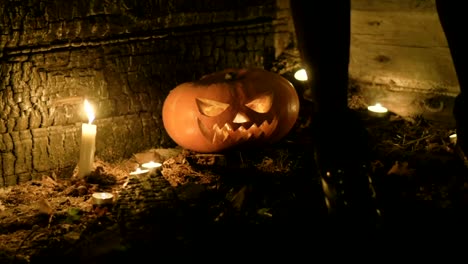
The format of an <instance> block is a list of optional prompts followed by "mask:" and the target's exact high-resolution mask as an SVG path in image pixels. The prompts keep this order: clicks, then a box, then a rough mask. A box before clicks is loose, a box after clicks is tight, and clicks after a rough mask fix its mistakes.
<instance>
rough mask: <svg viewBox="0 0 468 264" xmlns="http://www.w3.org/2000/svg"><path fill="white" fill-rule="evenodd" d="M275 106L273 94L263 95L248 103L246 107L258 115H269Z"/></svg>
mask: <svg viewBox="0 0 468 264" xmlns="http://www.w3.org/2000/svg"><path fill="white" fill-rule="evenodd" d="M272 105H273V94H266V95H261V96H259V97H258V98H256V99H254V100H252V101H251V102H249V103H247V104H246V105H245V106H247V107H248V108H250V109H252V110H254V111H255V112H257V113H262V114H265V113H268V111H270V109H271V106H272Z"/></svg>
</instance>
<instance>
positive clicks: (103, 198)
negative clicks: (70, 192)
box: [93, 192, 114, 205]
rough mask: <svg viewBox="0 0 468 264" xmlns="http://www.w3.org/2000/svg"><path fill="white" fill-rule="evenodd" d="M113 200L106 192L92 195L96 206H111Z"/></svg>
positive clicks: (112, 196) (110, 194) (111, 195)
mask: <svg viewBox="0 0 468 264" xmlns="http://www.w3.org/2000/svg"><path fill="white" fill-rule="evenodd" d="M113 199H114V195H113V194H112V193H108V192H96V193H93V203H94V204H96V205H102V204H111V203H112V201H113Z"/></svg>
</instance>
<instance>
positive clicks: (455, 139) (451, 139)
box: [449, 134, 457, 144]
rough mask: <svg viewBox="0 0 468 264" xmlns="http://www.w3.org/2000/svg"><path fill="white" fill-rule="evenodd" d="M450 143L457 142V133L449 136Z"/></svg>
mask: <svg viewBox="0 0 468 264" xmlns="http://www.w3.org/2000/svg"><path fill="white" fill-rule="evenodd" d="M449 139H450V143H452V144H457V134H452V135H450V136H449Z"/></svg>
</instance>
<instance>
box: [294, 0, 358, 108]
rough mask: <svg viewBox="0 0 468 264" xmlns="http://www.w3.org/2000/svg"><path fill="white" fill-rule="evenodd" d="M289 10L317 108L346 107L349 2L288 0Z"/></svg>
mask: <svg viewBox="0 0 468 264" xmlns="http://www.w3.org/2000/svg"><path fill="white" fill-rule="evenodd" d="M291 11H292V15H293V20H294V26H295V31H296V37H297V45H298V48H299V50H300V53H301V56H302V62H303V64H304V67H305V69H306V71H307V75H308V76H309V84H310V87H311V88H312V93H313V101H314V104H315V105H316V111H317V112H320V113H322V112H323V113H329V114H331V113H333V112H340V111H343V110H344V108H346V107H347V86H348V64H349V48H350V1H349V0H344V1H343V0H327V1H301V0H291Z"/></svg>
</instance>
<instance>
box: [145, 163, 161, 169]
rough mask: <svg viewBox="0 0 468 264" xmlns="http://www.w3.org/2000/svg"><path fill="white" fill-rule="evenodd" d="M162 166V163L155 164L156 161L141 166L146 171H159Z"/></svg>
mask: <svg viewBox="0 0 468 264" xmlns="http://www.w3.org/2000/svg"><path fill="white" fill-rule="evenodd" d="M161 166H162V164H161V163H159V162H154V161H150V162H147V163H143V164H141V167H143V168H145V169H148V170H157V169H159V168H161Z"/></svg>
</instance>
